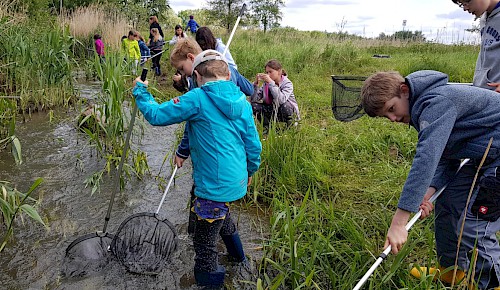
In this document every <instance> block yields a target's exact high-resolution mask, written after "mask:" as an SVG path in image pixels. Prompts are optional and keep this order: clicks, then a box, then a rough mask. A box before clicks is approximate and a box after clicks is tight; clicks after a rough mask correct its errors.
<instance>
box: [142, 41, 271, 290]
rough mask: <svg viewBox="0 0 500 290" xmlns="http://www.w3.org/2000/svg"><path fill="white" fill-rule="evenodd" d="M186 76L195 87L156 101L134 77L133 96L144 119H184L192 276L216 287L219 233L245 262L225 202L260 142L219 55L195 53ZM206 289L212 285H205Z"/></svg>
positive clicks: (238, 193) (243, 182)
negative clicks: (191, 185) (191, 196)
mask: <svg viewBox="0 0 500 290" xmlns="http://www.w3.org/2000/svg"><path fill="white" fill-rule="evenodd" d="M192 75H193V77H194V78H195V80H196V82H197V84H198V86H200V87H199V88H195V89H192V90H190V91H189V92H187V93H186V94H184V95H182V96H180V97H177V98H174V99H173V100H170V101H169V102H165V103H162V104H158V103H156V101H155V100H154V98H153V96H152V95H151V94H150V93H149V92H148V91H147V82H142V81H141V80H140V78H137V79H136V81H135V83H136V84H135V88H134V90H133V94H134V96H135V98H136V103H137V106H138V108H139V109H140V110H141V112H142V113H143V114H144V117H145V118H146V120H148V122H149V123H151V124H152V125H156V126H167V125H171V124H174V123H180V122H182V121H187V123H188V124H189V126H190V128H191V130H189V140H190V141H189V142H190V149H191V157H192V162H193V168H194V169H193V179H194V182H195V184H196V189H195V192H194V193H195V196H196V199H195V201H194V205H193V208H192V211H194V212H195V213H196V215H197V217H198V218H197V220H196V228H195V232H194V237H193V243H194V249H195V253H196V256H195V267H194V274H195V279H196V283H197V284H198V285H199V286H208V287H215V288H217V287H222V286H223V283H224V275H225V269H224V267H222V266H221V265H219V263H218V251H217V240H218V237H219V236H221V238H222V240H223V241H224V244H225V245H226V248H227V251H228V253H229V255H230V256H231V257H232V258H233V259H234V261H235V262H240V263H244V262H245V261H246V258H245V254H244V251H243V247H242V244H241V240H240V237H239V235H238V231H237V230H236V226H235V224H234V222H233V221H232V219H231V213H230V211H229V205H230V202H233V201H236V200H238V199H240V198H242V197H243V196H245V194H246V192H247V186H248V184H250V182H251V179H252V175H253V174H254V173H255V172H256V171H257V169H258V168H259V165H260V153H261V150H262V146H261V143H260V140H259V135H258V133H257V130H256V127H255V123H254V120H253V117H252V107H251V105H250V103H248V102H247V100H246V97H245V95H244V94H243V93H242V92H241V91H240V89H239V88H238V87H237V86H236V85H235V84H234V83H233V82H231V81H229V79H230V76H229V67H228V64H227V62H226V61H225V59H224V57H222V55H221V54H220V53H219V52H217V51H213V50H207V51H204V52H203V53H201V54H199V55H198V56H196V58H195V59H194V63H193V71H192ZM211 289H212V288H211Z"/></svg>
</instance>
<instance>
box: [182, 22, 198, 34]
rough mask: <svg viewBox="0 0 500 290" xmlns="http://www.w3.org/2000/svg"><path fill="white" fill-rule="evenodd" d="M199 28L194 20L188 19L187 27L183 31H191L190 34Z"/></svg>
mask: <svg viewBox="0 0 500 290" xmlns="http://www.w3.org/2000/svg"><path fill="white" fill-rule="evenodd" d="M199 27H200V26H199V25H198V23H196V20H194V19H189V21H188V23H187V26H186V29H185V30H188V28H189V30H191V32H192V33H196V30H197V29H198V28H199Z"/></svg>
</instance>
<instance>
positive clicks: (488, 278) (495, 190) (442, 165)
mask: <svg viewBox="0 0 500 290" xmlns="http://www.w3.org/2000/svg"><path fill="white" fill-rule="evenodd" d="M361 96H362V100H363V108H364V110H365V112H366V113H367V114H368V115H369V116H371V117H375V116H379V117H386V118H388V119H390V120H391V121H393V122H401V123H406V124H409V125H411V126H412V127H414V128H415V129H416V130H417V131H418V143H417V150H416V154H415V157H414V159H413V164H412V167H411V169H410V172H409V174H408V178H407V179H406V183H405V185H404V187H403V191H402V193H401V197H400V198H399V203H398V209H397V210H396V213H395V214H394V216H393V219H392V223H391V226H390V228H389V230H388V232H387V237H386V242H385V247H387V246H389V245H390V246H391V247H392V252H393V253H394V254H396V253H398V252H399V251H400V250H401V248H402V246H403V244H404V243H405V242H406V239H407V236H408V231H407V230H406V228H405V225H406V224H407V222H408V218H409V216H410V213H411V212H417V211H419V210H422V217H427V216H428V215H429V214H430V212H431V211H432V209H433V205H432V203H431V202H429V199H430V198H431V196H432V195H433V194H434V192H435V191H436V189H439V188H441V187H443V186H444V185H446V184H447V185H448V186H447V187H446V189H445V190H444V191H443V193H442V194H441V195H440V196H439V197H438V198H437V200H436V205H435V208H436V213H435V216H436V219H435V238H436V248H437V255H438V261H439V266H440V267H439V269H440V270H441V271H440V272H441V273H442V274H441V275H440V277H439V278H440V279H441V280H442V281H444V282H447V283H452V277H453V272H454V271H453V270H451V271H444V270H445V269H446V268H447V267H452V269H453V266H454V265H455V256H456V252H457V245H458V240H459V239H458V237H459V233H460V231H461V228H462V222H463V220H464V219H465V223H464V228H463V233H462V234H463V235H462V240H461V242H460V251H459V254H458V267H459V270H458V271H457V274H456V279H455V282H460V280H462V279H463V278H464V277H465V273H464V271H467V270H468V269H475V276H474V277H475V278H476V282H477V286H478V287H479V289H490V288H493V287H498V286H499V282H498V281H499V279H500V247H499V245H498V240H497V237H496V232H497V231H499V230H500V219H499V216H500V175H497V168H498V167H499V166H500V102H499V101H498V93H495V92H493V91H490V90H487V89H482V88H477V87H473V86H467V85H450V84H448V76H447V75H445V74H443V73H440V72H436V71H418V72H415V73H412V74H410V75H408V76H407V77H406V78H403V77H402V76H401V75H400V74H399V73H397V72H379V73H376V74H374V75H372V76H370V77H369V78H368V79H367V80H366V81H365V83H364V85H363V88H362V91H361ZM490 138H493V143H492V145H491V149H490V150H489V153H488V156H487V158H486V161H485V163H484V165H483V166H482V167H481V170H480V171H479V175H478V179H477V182H476V184H475V188H474V191H473V192H472V196H471V199H470V202H469V204H468V207H467V208H466V204H467V198H468V195H469V191H470V187H471V186H472V183H473V180H474V176H475V174H476V171H477V169H478V165H479V163H480V161H481V159H482V157H483V154H484V152H485V151H486V148H487V145H488V142H489V140H490ZM463 158H470V159H471V161H470V162H469V163H468V164H467V165H465V166H463V168H462V169H461V170H460V171H459V172H458V173H456V174H455V172H456V171H457V169H458V167H459V164H460V160H461V159H463ZM473 249H477V253H478V255H477V260H476V261H475V267H471V268H469V264H470V262H471V261H470V258H469V256H468V253H469V251H471V250H473ZM420 269H422V270H423V271H425V270H426V269H425V268H423V267H421V268H420ZM429 272H430V273H431V274H436V272H437V271H436V268H431V269H429ZM443 272H444V273H443Z"/></svg>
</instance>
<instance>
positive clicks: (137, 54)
mask: <svg viewBox="0 0 500 290" xmlns="http://www.w3.org/2000/svg"><path fill="white" fill-rule="evenodd" d="M132 48H133V49H134V59H141V50H140V49H139V42H138V41H134V42H133V43H132Z"/></svg>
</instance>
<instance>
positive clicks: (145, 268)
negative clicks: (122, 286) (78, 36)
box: [111, 213, 177, 275]
mask: <svg viewBox="0 0 500 290" xmlns="http://www.w3.org/2000/svg"><path fill="white" fill-rule="evenodd" d="M176 248H177V234H176V232H175V228H174V226H173V225H172V224H171V223H170V222H169V221H168V220H166V219H165V220H160V219H159V218H158V217H157V215H156V214H154V213H138V214H135V215H132V216H130V217H128V218H127V219H126V220H124V221H123V222H122V224H121V225H120V227H119V228H118V231H117V233H116V234H115V238H114V239H113V242H112V243H111V251H112V252H113V253H114V254H115V256H116V258H117V259H118V260H119V261H120V262H121V263H122V264H123V265H124V266H125V267H126V268H127V270H128V271H130V272H133V273H139V274H150V275H155V274H158V273H159V272H160V271H161V270H162V269H163V268H164V267H165V266H166V264H167V262H168V258H169V257H170V255H171V254H172V253H173V252H174V251H175V249H176Z"/></svg>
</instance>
